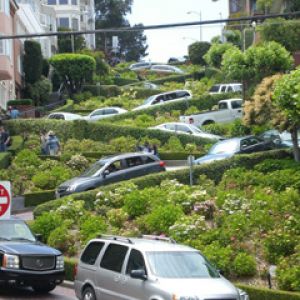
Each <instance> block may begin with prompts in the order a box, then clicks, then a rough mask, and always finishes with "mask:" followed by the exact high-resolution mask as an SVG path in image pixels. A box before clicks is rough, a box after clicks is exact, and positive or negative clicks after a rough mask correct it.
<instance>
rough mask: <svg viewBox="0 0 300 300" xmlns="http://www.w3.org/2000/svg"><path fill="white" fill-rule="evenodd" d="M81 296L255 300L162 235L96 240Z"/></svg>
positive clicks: (84, 258)
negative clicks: (251, 299) (250, 299)
mask: <svg viewBox="0 0 300 300" xmlns="http://www.w3.org/2000/svg"><path fill="white" fill-rule="evenodd" d="M75 293H76V296H77V297H78V298H79V299H83V300H97V299H98V300H116V299H118V300H121V299H124V300H125V299H126V300H129V299H132V300H134V299H136V300H154V299H155V300H187V299H189V300H209V299H213V300H222V299H226V300H249V297H248V295H247V294H246V293H245V292H244V291H242V290H239V289H237V288H236V287H235V286H234V285H233V284H231V283H230V282H229V281H228V280H226V279H225V278H224V277H223V276H222V275H220V273H219V272H218V271H217V270H216V269H215V268H214V267H213V266H211V265H210V263H209V262H208V261H207V259H206V258H205V257H204V256H203V255H202V254H201V253H200V252H199V251H197V250H196V249H193V248H190V247H187V246H183V245H179V244H176V243H175V242H174V241H172V240H170V239H167V238H162V237H157V236H143V238H127V237H116V236H106V237H103V238H99V239H93V240H91V241H90V242H89V243H88V245H87V246H86V247H85V249H84V250H83V252H82V254H81V256H80V260H79V263H78V266H77V274H76V277H75Z"/></svg>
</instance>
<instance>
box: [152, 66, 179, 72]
mask: <svg viewBox="0 0 300 300" xmlns="http://www.w3.org/2000/svg"><path fill="white" fill-rule="evenodd" d="M150 71H155V72H158V73H177V74H184V73H185V72H184V71H182V70H181V69H179V68H177V67H175V66H169V65H153V66H151V68H150Z"/></svg>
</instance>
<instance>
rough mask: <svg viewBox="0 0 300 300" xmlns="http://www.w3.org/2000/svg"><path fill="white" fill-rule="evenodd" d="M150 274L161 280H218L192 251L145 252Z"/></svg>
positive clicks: (204, 261) (210, 267) (203, 260)
mask: <svg viewBox="0 0 300 300" xmlns="http://www.w3.org/2000/svg"><path fill="white" fill-rule="evenodd" d="M147 257H148V261H149V265H150V269H151V271H152V273H153V274H154V275H156V276H158V277H162V278H218V277H220V275H219V273H218V272H217V271H216V270H215V269H214V268H213V267H212V266H211V265H210V264H209V263H208V261H207V260H206V259H205V258H204V257H203V256H202V255H201V254H200V253H199V252H196V251H195V252H192V251H164V252H158V251H153V252H147Z"/></svg>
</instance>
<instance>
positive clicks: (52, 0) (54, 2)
mask: <svg viewBox="0 0 300 300" xmlns="http://www.w3.org/2000/svg"><path fill="white" fill-rule="evenodd" d="M48 5H56V0H48Z"/></svg>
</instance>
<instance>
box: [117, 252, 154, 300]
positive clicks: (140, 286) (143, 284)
mask: <svg viewBox="0 0 300 300" xmlns="http://www.w3.org/2000/svg"><path fill="white" fill-rule="evenodd" d="M125 264H126V262H125ZM133 270H143V271H144V272H145V274H146V275H147V267H146V264H145V260H144V256H143V254H142V253H141V252H140V251H138V250H136V249H131V251H130V253H129V257H128V260H127V264H126V269H125V275H124V280H123V284H122V285H121V293H122V294H123V298H122V299H124V300H125V299H126V300H128V299H132V300H133V299H149V298H150V297H151V295H152V294H153V289H152V290H151V284H149V282H148V281H147V280H142V279H137V278H132V277H131V276H130V272H131V271H133ZM151 291H152V293H151Z"/></svg>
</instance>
